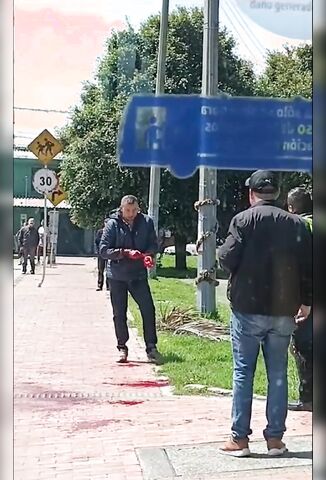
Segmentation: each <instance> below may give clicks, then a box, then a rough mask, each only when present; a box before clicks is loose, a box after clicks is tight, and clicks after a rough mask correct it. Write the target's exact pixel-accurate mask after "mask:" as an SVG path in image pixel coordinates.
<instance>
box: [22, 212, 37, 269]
mask: <svg viewBox="0 0 326 480" xmlns="http://www.w3.org/2000/svg"><path fill="white" fill-rule="evenodd" d="M18 243H19V248H20V249H21V251H22V254H23V259H24V260H23V267H22V273H26V270H27V260H28V258H29V261H30V265H31V274H34V273H35V254H36V249H37V246H38V244H39V234H38V231H37V230H36V228H35V221H34V218H29V219H28V222H27V225H26V227H23V228H22V229H21V230H20V233H19V240H18Z"/></svg>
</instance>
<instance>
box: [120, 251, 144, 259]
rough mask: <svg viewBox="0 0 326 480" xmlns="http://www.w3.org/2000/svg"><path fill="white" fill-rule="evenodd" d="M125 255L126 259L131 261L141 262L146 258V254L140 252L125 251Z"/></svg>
mask: <svg viewBox="0 0 326 480" xmlns="http://www.w3.org/2000/svg"><path fill="white" fill-rule="evenodd" d="M123 254H124V256H125V257H127V258H130V259H131V260H139V259H141V258H143V257H144V254H143V253H141V252H140V251H139V250H130V249H127V250H124V251H123Z"/></svg>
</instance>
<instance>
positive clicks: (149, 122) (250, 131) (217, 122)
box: [118, 95, 312, 178]
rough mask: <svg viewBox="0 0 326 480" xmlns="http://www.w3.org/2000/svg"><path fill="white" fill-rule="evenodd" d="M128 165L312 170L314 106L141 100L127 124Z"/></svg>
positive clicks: (184, 171) (122, 140)
mask: <svg viewBox="0 0 326 480" xmlns="http://www.w3.org/2000/svg"><path fill="white" fill-rule="evenodd" d="M118 160H119V163H120V165H122V166H129V167H130V166H132V167H136V166H145V167H146V166H147V167H150V166H158V167H162V168H163V167H164V168H168V169H169V170H170V171H171V173H172V174H173V175H175V176H176V177H179V178H185V177H190V176H191V175H193V174H194V173H195V171H196V169H197V168H198V167H200V166H205V167H208V168H218V169H228V170H256V169H268V170H284V171H286V170H289V171H311V169H312V103H311V101H309V100H305V99H303V98H295V99H292V100H286V99H272V98H257V97H227V96H221V97H202V96H199V95H160V96H155V95H146V96H138V95H136V96H133V97H132V98H131V100H130V102H129V103H128V105H127V107H126V109H125V112H124V116H123V119H122V122H121V125H120V132H119V144H118Z"/></svg>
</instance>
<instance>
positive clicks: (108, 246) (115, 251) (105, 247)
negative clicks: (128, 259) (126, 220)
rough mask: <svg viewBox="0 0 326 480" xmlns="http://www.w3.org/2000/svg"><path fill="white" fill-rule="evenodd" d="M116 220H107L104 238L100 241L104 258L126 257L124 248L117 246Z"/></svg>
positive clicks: (100, 248)
mask: <svg viewBox="0 0 326 480" xmlns="http://www.w3.org/2000/svg"><path fill="white" fill-rule="evenodd" d="M115 245H116V230H115V220H114V219H110V220H109V221H108V222H106V224H105V227H104V230H103V233H102V238H101V240H100V243H99V254H100V255H101V257H102V258H104V259H109V260H121V259H122V258H124V255H123V250H122V248H116V246H115Z"/></svg>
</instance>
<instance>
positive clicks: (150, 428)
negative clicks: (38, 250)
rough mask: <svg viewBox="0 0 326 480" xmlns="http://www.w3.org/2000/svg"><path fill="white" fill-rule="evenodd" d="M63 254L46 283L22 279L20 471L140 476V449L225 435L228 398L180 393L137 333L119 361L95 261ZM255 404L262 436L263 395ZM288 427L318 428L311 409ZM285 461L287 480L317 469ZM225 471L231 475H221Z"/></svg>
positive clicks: (22, 476)
mask: <svg viewBox="0 0 326 480" xmlns="http://www.w3.org/2000/svg"><path fill="white" fill-rule="evenodd" d="M57 262H58V263H57V265H56V266H54V267H53V268H51V269H50V268H48V269H47V276H46V279H45V282H44V284H43V286H42V287H41V288H38V286H37V285H38V283H39V281H40V278H41V272H40V269H39V270H38V271H37V272H36V275H35V276H31V275H26V276H24V277H19V278H18V281H17V282H16V286H15V292H14V293H15V379H14V380H15V425H14V426H15V477H14V478H15V480H37V479H44V480H45V479H46V480H51V479H62V480H68V479H69V480H77V479H78V480H85V479H90V480H97V479H110V480H127V479H128V480H141V479H143V476H142V472H141V468H140V465H139V459H138V457H137V455H136V451H135V449H139V448H142V447H162V446H168V445H186V444H187V445H191V444H196V443H207V442H222V441H224V439H225V438H227V436H228V434H229V428H230V420H229V419H230V398H228V397H214V398H213V397H198V396H197V397H196V396H193V397H190V396H184V397H178V396H172V394H171V391H170V388H169V386H168V382H167V381H166V379H165V378H162V377H160V376H159V372H158V371H157V370H158V368H157V367H153V366H151V365H149V364H148V363H146V355H145V351H144V346H143V343H142V340H141V339H139V338H137V337H136V336H135V333H134V332H131V333H132V334H131V339H130V341H129V349H130V363H128V364H126V365H119V364H117V363H116V362H115V360H116V353H117V351H116V347H115V336H114V329H113V323H112V320H111V318H112V314H111V310H110V305H109V302H108V300H107V295H106V292H105V291H103V292H96V291H95V288H96V276H95V265H96V261H95V260H94V259H90V258H62V257H61V258H58V259H57ZM253 408H254V410H253V430H254V434H253V436H252V437H253V440H258V439H261V432H262V429H263V428H264V426H265V404H264V402H262V401H259V400H257V401H254V407H253ZM287 428H288V431H287V436H299V435H310V433H311V414H308V413H296V412H289V416H288V421H287ZM277 470H278V477H279V478H282V479H284V480H285V479H290V478H291V479H292V478H294V477H295V478H296V480H301V479H310V478H311V468H310V467H301V468H300V469H299V470H298V469H297V468H292V469H291V468H290V469H286V468H285V469H283V470H282V473H280V471H279V469H277ZM264 472H265V471H264ZM275 473H276V472H275ZM271 476H274V475H273V471H271V470H269V471H268V472H267V471H266V472H265V473H263V474H262V472H261V471H260V472H259V471H257V472H256V474H255V473H254V472H252V474H251V478H270V477H271ZM222 477H225V478H231V477H226V476H225V475H224V474H222V475H221V476H219V475H217V476H216V477H215V476H214V479H215V478H216V479H217V478H222ZM182 478H183V477H182ZM197 478H198V477H196V480H197ZM203 478H204V477H203ZM205 478H206V477H205ZM207 478H208V477H207ZM214 479H213V477H211V476H210V477H209V480H214ZM153 480H154V478H153Z"/></svg>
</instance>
